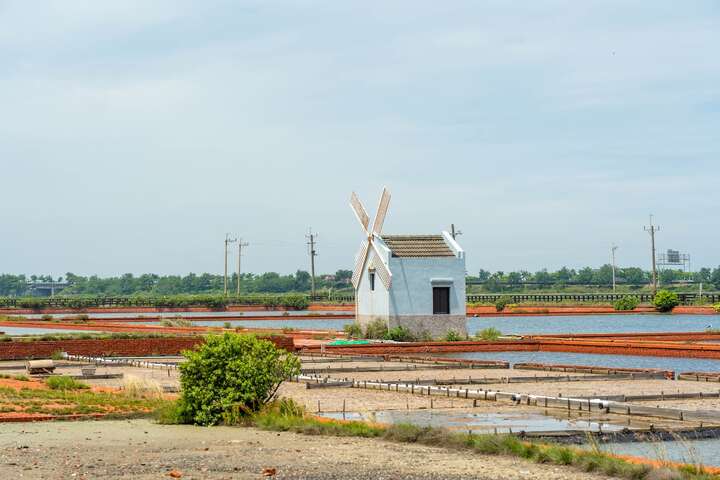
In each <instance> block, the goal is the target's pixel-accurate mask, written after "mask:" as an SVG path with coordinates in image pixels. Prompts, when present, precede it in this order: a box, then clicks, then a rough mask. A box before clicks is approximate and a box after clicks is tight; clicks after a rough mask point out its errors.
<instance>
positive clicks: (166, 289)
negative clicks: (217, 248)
mask: <svg viewBox="0 0 720 480" xmlns="http://www.w3.org/2000/svg"><path fill="white" fill-rule="evenodd" d="M351 276H352V272H351V271H349V270H338V271H337V272H335V274H330V275H321V276H319V277H317V278H316V279H315V285H316V288H317V289H318V290H325V291H327V290H331V289H332V290H343V289H346V290H349V289H352V286H351V284H350V277H351ZM35 282H43V283H47V282H58V283H64V282H67V283H69V284H70V286H68V287H66V288H64V289H62V290H60V291H59V292H58V293H57V295H107V296H119V295H136V294H148V295H178V294H217V293H223V291H224V285H225V280H224V277H223V276H222V275H214V274H210V273H202V274H195V273H189V274H187V275H156V274H154V273H146V274H142V275H138V276H136V275H133V274H132V273H126V274H124V275H121V276H119V277H105V278H101V277H98V276H96V275H93V276H89V277H85V276H81V275H75V274H73V273H70V272H68V273H66V274H65V275H64V276H62V277H58V278H52V277H51V276H49V275H43V276H35V275H33V276H31V277H26V276H25V275H12V274H2V275H0V296H11V297H19V296H27V295H30V294H31V293H32V284H33V283H35ZM228 290H229V291H230V293H235V292H236V291H237V274H236V273H235V274H233V275H232V276H230V275H228ZM309 291H310V274H309V273H308V272H306V271H304V270H298V271H297V272H295V273H291V274H289V275H280V274H278V273H275V272H266V273H263V274H253V273H243V274H242V275H241V276H240V292H241V294H243V295H247V294H253V293H288V292H309Z"/></svg>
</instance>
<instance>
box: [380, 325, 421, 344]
mask: <svg viewBox="0 0 720 480" xmlns="http://www.w3.org/2000/svg"><path fill="white" fill-rule="evenodd" d="M384 338H385V340H394V341H396V342H414V341H415V336H414V335H413V334H412V333H411V332H410V330H408V329H407V328H405V327H403V326H399V327H395V328H391V329H390V330H388V332H387V333H386V334H385V337H384Z"/></svg>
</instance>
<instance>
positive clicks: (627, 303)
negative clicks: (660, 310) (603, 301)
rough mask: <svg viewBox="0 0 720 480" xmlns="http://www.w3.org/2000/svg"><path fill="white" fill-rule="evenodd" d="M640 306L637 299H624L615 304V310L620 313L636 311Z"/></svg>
mask: <svg viewBox="0 0 720 480" xmlns="http://www.w3.org/2000/svg"><path fill="white" fill-rule="evenodd" d="M639 304H640V300H638V298H637V297H622V298H620V299H618V300H617V301H616V302H615V303H613V308H614V309H615V310H618V311H628V310H635V308H637V306H638V305H639Z"/></svg>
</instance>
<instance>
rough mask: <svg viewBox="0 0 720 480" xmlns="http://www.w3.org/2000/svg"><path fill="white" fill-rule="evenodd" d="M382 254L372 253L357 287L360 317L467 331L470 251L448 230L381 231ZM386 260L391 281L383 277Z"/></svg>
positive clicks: (433, 331)
mask: <svg viewBox="0 0 720 480" xmlns="http://www.w3.org/2000/svg"><path fill="white" fill-rule="evenodd" d="M374 244H375V246H376V247H378V248H377V249H376V251H378V252H379V255H372V256H370V260H369V261H368V262H366V265H365V266H364V268H363V272H362V275H361V276H360V278H359V282H358V286H357V288H356V292H355V301H356V314H357V321H358V322H359V323H360V325H361V326H363V327H365V326H366V325H367V324H368V323H370V322H372V321H374V320H376V319H380V320H382V321H384V322H386V324H387V326H388V328H394V327H397V326H403V327H405V328H407V329H409V330H410V331H411V332H412V333H414V334H416V335H428V336H432V337H434V338H437V337H443V336H445V335H446V334H447V333H448V332H449V331H454V332H456V333H458V334H460V335H462V336H465V335H466V334H467V329H466V308H465V307H466V306H465V252H464V251H463V249H462V248H461V247H460V245H459V244H458V243H457V241H455V240H454V239H453V238H452V236H451V235H450V234H449V233H448V232H443V233H442V234H441V235H382V236H380V235H375V238H374ZM381 263H382V264H384V266H385V267H386V268H387V270H389V272H390V273H391V278H392V282H391V283H390V286H389V287H386V285H385V284H384V283H383V282H382V281H380V278H379V275H380V273H379V272H378V270H379V269H381V268H383V267H382V266H381V265H380V264H381Z"/></svg>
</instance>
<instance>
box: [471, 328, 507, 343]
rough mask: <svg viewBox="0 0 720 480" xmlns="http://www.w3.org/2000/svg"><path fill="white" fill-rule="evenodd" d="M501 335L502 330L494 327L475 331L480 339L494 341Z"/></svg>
mask: <svg viewBox="0 0 720 480" xmlns="http://www.w3.org/2000/svg"><path fill="white" fill-rule="evenodd" d="M501 336H502V332H501V331H500V330H498V329H497V328H494V327H489V328H484V329H482V330H480V331H479V332H478V333H477V337H478V338H479V339H480V340H485V341H488V342H494V341H495V340H497V339H498V338H500V337H501Z"/></svg>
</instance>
